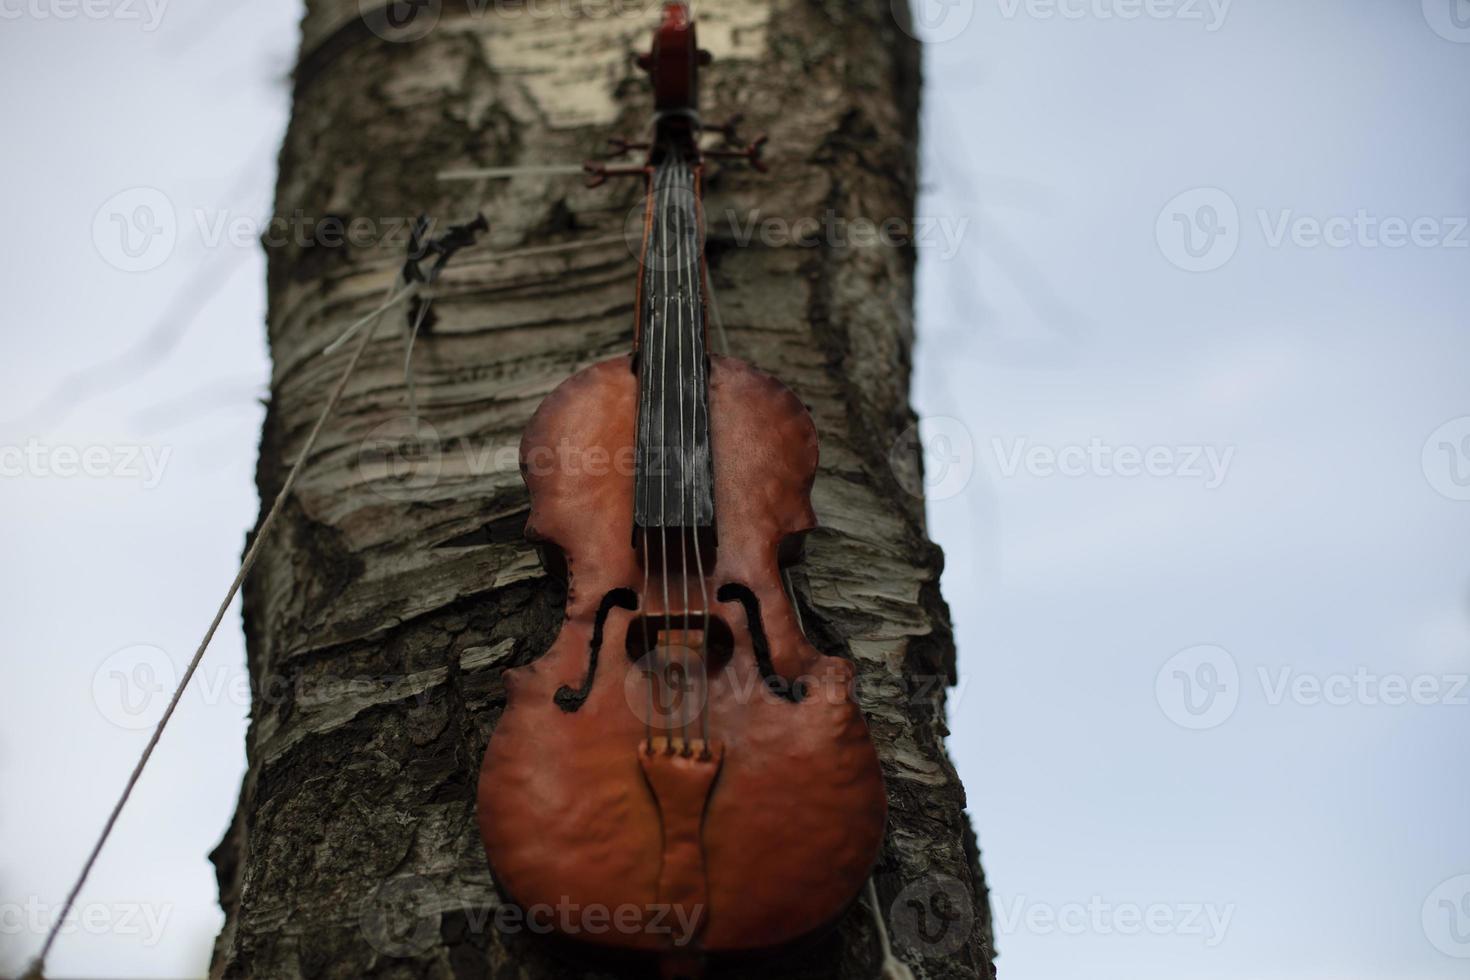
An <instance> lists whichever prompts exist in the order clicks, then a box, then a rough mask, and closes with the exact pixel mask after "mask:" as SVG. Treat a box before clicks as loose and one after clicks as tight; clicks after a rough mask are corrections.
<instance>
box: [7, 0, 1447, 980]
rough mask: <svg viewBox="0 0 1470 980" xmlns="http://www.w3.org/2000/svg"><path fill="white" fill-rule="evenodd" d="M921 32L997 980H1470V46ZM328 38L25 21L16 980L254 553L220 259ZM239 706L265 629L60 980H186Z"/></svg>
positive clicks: (125, 837)
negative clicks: (248, 540) (248, 551)
mask: <svg viewBox="0 0 1470 980" xmlns="http://www.w3.org/2000/svg"><path fill="white" fill-rule="evenodd" d="M900 2H901V0H900ZM87 11H91V13H88V12H87ZM922 12H923V13H924V14H925V16H924V17H923V18H921V19H922V20H923V21H924V23H925V26H924V28H923V31H922V33H924V34H925V36H926V38H927V39H928V40H929V42H930V43H929V46H928V49H927V82H928V89H927V103H926V109H925V117H924V129H925V143H924V150H923V155H924V187H925V190H924V194H923V196H922V197H921V199H920V202H919V213H920V218H921V224H920V231H921V233H922V234H923V238H922V239H921V245H920V255H921V268H920V299H919V309H918V314H919V336H920V342H919V348H918V353H917V361H918V376H917V379H916V385H915V400H916V404H917V406H918V408H919V410H920V412H921V413H922V414H923V415H924V416H926V421H925V424H924V428H923V433H924V435H925V444H926V446H927V447H928V450H929V452H928V457H929V461H930V484H931V486H930V496H931V500H930V513H931V519H932V530H933V533H934V535H935V537H936V538H937V539H938V540H939V542H940V543H941V544H942V545H943V546H944V548H945V550H946V552H947V555H948V568H947V571H946V574H945V579H944V590H945V594H946V596H947V598H948V599H949V602H950V605H951V607H952V609H953V611H954V617H955V622H956V625H957V628H958V633H959V642H960V651H961V675H962V676H961V686H960V688H959V689H958V690H957V691H956V692H955V694H954V697H953V699H952V711H951V715H952V728H953V731H954V735H953V738H952V739H951V749H952V751H953V753H954V755H955V757H956V759H957V760H958V763H959V766H960V770H961V774H962V776H963V777H964V778H965V781H966V783H967V785H968V787H969V794H970V810H971V813H972V815H973V817H974V820H975V823H976V825H977V828H978V831H979V834H980V840H981V844H982V847H983V848H984V857H985V865H986V869H987V871H988V873H989V875H990V881H991V885H992V888H993V890H994V894H993V907H994V913H995V916H996V926H997V930H998V933H999V935H998V937H997V939H998V944H999V946H1000V950H1001V953H1002V959H1001V969H1002V975H1003V976H1005V977H1007V978H1010V980H1067V978H1076V980H1179V978H1180V977H1190V978H1198V980H1275V978H1291V980H1370V978H1371V980H1451V978H1459V977H1463V976H1464V975H1465V971H1466V964H1467V960H1470V877H1467V876H1470V778H1467V777H1470V767H1467V761H1470V760H1467V755H1470V689H1467V687H1466V686H1465V677H1466V675H1467V674H1470V602H1467V598H1470V591H1467V590H1470V548H1467V547H1466V545H1467V543H1470V539H1467V531H1470V383H1467V373H1470V372H1467V369H1470V329H1467V326H1470V323H1467V320H1470V275H1467V271H1470V266H1467V263H1470V230H1467V216H1470V182H1467V173H1470V111H1467V110H1470V3H1465V2H1464V0H1423V2H1422V4H1421V2H1420V0H1294V2H1291V3H1284V2H1281V0H1235V2H1226V0H1214V2H1210V0H1148V2H1144V0H1133V2H1130V0H1050V2H1049V0H950V2H949V3H947V4H941V3H940V2H939V0H923V11H922ZM98 14H100V16H99V15H98ZM129 15H135V16H129ZM297 16H298V11H297V9H296V6H295V4H294V3H293V2H290V0H251V2H250V3H249V4H248V5H247V4H225V3H223V2H220V0H210V2H206V0H173V2H171V3H164V2H163V0H154V3H153V5H152V6H149V5H148V4H145V3H143V2H141V0H138V2H128V3H123V0H116V2H113V0H108V2H106V3H102V2H100V0H98V2H96V3H94V4H93V5H92V6H90V7H87V8H82V7H81V6H80V5H69V4H68V3H67V0H24V2H22V0H0V17H3V20H4V23H0V79H3V82H4V90H5V91H6V92H7V93H8V94H9V96H10V97H9V98H7V99H6V101H5V104H4V106H3V107H0V118H3V121H4V123H5V128H6V131H7V133H8V134H9V139H8V140H7V147H6V152H5V153H4V154H3V156H0V177H3V187H4V190H0V199H3V201H4V203H5V208H4V213H5V216H6V218H7V222H8V225H7V227H8V232H7V234H5V235H4V236H3V238H0V260H3V269H4V271H3V273H0V275H3V277H4V283H5V285H6V287H7V288H6V294H7V305H6V309H7V315H8V323H7V330H6V341H7V345H8V346H7V352H8V354H9V356H8V357H6V358H5V359H4V360H3V362H0V385H3V390H4V391H5V395H4V402H3V410H0V469H3V473H0V526H3V542H4V547H5V554H6V555H7V557H8V560H7V561H6V562H5V563H4V566H3V572H0V576H3V578H0V612H3V617H4V623H5V627H6V628H5V635H6V641H7V642H6V643H5V645H4V648H3V654H0V657H3V660H0V663H3V666H4V668H5V684H4V686H3V689H0V690H3V693H0V780H3V782H0V787H3V791H0V840H4V841H5V842H6V845H5V847H4V848H3V849H0V972H3V971H5V970H7V969H12V968H16V967H18V966H20V965H21V964H22V963H23V962H24V960H25V958H26V956H28V955H29V954H30V953H32V952H34V950H35V949H36V948H37V946H38V945H39V942H40V938H41V936H40V933H39V932H38V927H44V926H45V925H46V924H49V921H50V919H49V917H50V915H52V914H54V911H55V908H56V906H57V905H59V903H60V901H61V899H62V898H63V896H64V893H65V890H66V887H67V884H68V882H69V881H70V879H71V877H72V876H73V875H74V873H75V871H76V870H77V868H78V867H79V865H80V863H81V861H82V859H83V857H84V856H85V852H86V849H87V847H88V845H89V843H90V841H91V839H92V838H93V836H94V835H95V833H96V832H97V830H98V828H99V826H100V824H101V822H102V820H103V819H104V818H105V816H106V811H107V808H108V806H109V805H110V803H111V801H112V799H113V798H114V796H115V794H116V792H117V791H118V790H119V789H120V787H121V784H122V782H123V780H124V778H125V775H126V772H127V770H128V768H129V767H130V766H131V765H132V763H133V762H134V761H135V759H136V757H137V754H138V752H139V751H141V749H142V747H143V744H144V741H145V739H146V732H145V731H144V730H143V729H142V727H141V726H142V725H143V724H144V723H145V722H146V721H148V720H149V719H150V718H153V717H156V715H157V711H158V710H161V708H162V699H161V698H159V697H156V696H155V697H152V698H147V697H145V695H146V694H147V692H149V691H156V690H157V689H159V688H161V687H164V686H166V685H167V684H168V683H171V682H172V677H171V676H170V672H171V671H174V670H177V669H179V668H181V667H182V665H183V664H184V663H185V662H186V660H187V658H188V656H189V654H190V652H191V651H192V648H193V645H194V644H195V643H196V642H197V639H198V637H199V635H200V633H201V631H202V630H203V628H204V626H205V625H206V623H207V621H208V618H209V615H210V612H211V610H212V607H213V604H214V603H215V602H217V600H218V597H219V595H220V594H221V592H222V590H223V589H224V587H225V586H226V585H227V584H228V582H229V579H230V577H231V575H232V574H233V571H234V568H235V563H236V562H237V560H238V558H239V554H240V550H241V546H242V542H243V535H244V531H245V529H246V528H247V527H249V526H250V525H251V523H252V522H253V520H254V517H255V513H256V508H257V500H256V498H255V493H254V487H253V483H252V472H253V462H254V457H255V451H256V440H257V435H258V427H259V423H260V419H261V409H260V407H259V404H258V402H257V400H256V399H257V398H258V397H259V396H260V395H261V393H262V392H263V390H264V388H263V385H264V382H265V379H266V378H267V371H268V367H267V358H266V353H265V347H264V335H263V328H262V320H263V315H264V294H263V282H264V274H263V263H262V260H261V257H260V255H259V254H258V251H257V249H256V248H254V247H253V246H250V245H246V246H244V247H235V246H231V245H229V244H228V243H227V242H226V243H223V244H219V243H216V244H211V243H210V241H209V238H210V229H215V228H219V227H220V225H219V222H220V220H221V219H222V218H223V219H230V218H235V217H243V218H252V219H253V218H257V217H259V216H260V215H262V214H264V213H266V209H267V208H268V203H269V200H270V192H271V186H272V183H273V178H274V174H273V168H274V153H275V148H276V145H277V142H278V140H279V138H280V135H281V132H282V129H283V127H284V124H285V118H286V112H287V99H288V89H287V86H286V83H285V81H284V80H285V78H286V76H287V73H288V71H289V67H290V63H291V59H292V56H293V54H294V46H295V41H296V19H297ZM165 212H167V213H170V214H172V215H173V217H174V219H175V220H174V222H173V227H175V228H176V234H175V236H174V240H173V241H172V244H171V246H170V247H169V248H168V249H166V250H165V251H164V252H163V253H160V252H159V251H158V250H157V249H149V250H142V251H140V250H139V249H137V248H136V247H130V246H129V244H128V243H129V242H130V241H132V242H133V243H134V246H135V245H136V242H137V238H129V237H127V236H130V235H132V236H136V235H140V234H142V233H143V230H144V229H145V228H146V229H156V228H161V227H165V226H166V225H167V224H168V223H167V222H166V221H165V222H163V223H162V224H160V223H159V219H160V217H161V216H162V215H164V214H165ZM119 215H120V216H122V218H123V224H119V223H118V222H117V220H116V218H115V216H119ZM160 254H163V256H164V257H163V259H162V260H161V261H159V255H160ZM58 393H60V394H58ZM89 472H90V473H92V474H94V475H87V474H88V473H89ZM68 474H71V475H68ZM243 659H244V652H243V642H242V639H241V636H240V630H239V619H238V611H234V612H232V614H231V616H230V618H229V619H228V620H227V621H226V625H225V628H223V629H222V630H221V632H220V635H219V637H218V639H217V640H216V643H215V646H214V648H213V649H212V651H211V653H210V655H209V657H208V659H207V660H206V662H205V668H204V670H203V672H202V674H201V676H200V677H199V678H198V679H196V684H195V688H194V690H193V691H191V692H190V694H189V696H188V697H187V698H186V699H185V701H184V704H183V707H182V708H181V711H180V713H179V715H178V716H177V718H176V719H175V721H174V723H173V726H172V728H171V729H170V731H169V733H168V735H167V736H166V738H165V740H164V742H163V744H162V746H161V748H160V749H159V752H158V754H157V756H156V757H155V760H154V763H153V766H152V768H151V769H150V771H149V772H148V774H147V776H146V777H145V778H144V780H143V782H142V784H141V785H140V786H139V789H138V791H137V793H136V795H135V798H134V802H133V804H132V806H131V808H130V809H129V811H128V812H127V814H126V815H125V816H124V818H123V820H122V822H121V823H120V824H119V826H118V829H117V832H116V834H115V837H114V840H113V844H112V846H111V848H110V849H109V850H108V851H107V852H106V854H105V855H104V857H103V859H102V861H101V863H100V864H99V865H98V867H97V870H96V872H95V873H94V874H93V877H92V880H91V883H90V885H89V886H88V888H87V890H86V891H85V893H84V894H83V898H82V905H83V908H84V910H86V913H87V915H88V916H89V917H90V918H88V919H84V920H81V921H80V922H79V923H78V924H77V925H76V926H75V927H74V928H69V929H68V931H67V932H66V933H65V934H64V935H63V937H62V939H61V941H60V942H59V943H58V946H57V948H56V952H55V954H54V956H53V959H52V968H53V973H54V974H55V975H58V976H66V975H81V974H86V975H93V976H108V977H185V976H194V975H198V974H200V973H202V970H203V965H204V964H205V963H206V962H207V957H208V947H209V944H210V942H211V940H212V938H213V936H214V934H215V932H216V930H217V929H218V927H219V923H220V921H221V917H220V914H219V911H218V908H217V906H216V904H215V898H216V891H215V884H214V880H213V876H212V872H211V869H210V867H209V865H208V863H207V861H206V859H205V855H206V854H207V852H208V851H209V850H210V849H211V848H212V847H213V846H214V845H215V844H216V843H217V841H218V840H219V838H220V836H221V834H222V833H223V831H224V828H225V825H226V822H227V820H228V818H229V816H230V814H231V813H232V811H233V808H234V804H235V796H236V792H237V790H238V783H239V779H240V776H241V774H242V772H243V767H244V755H243V735H244V726H245V716H246V710H247V705H246V704H245V703H244V700H243V698H242V697H241V687H242V680H243Z"/></svg>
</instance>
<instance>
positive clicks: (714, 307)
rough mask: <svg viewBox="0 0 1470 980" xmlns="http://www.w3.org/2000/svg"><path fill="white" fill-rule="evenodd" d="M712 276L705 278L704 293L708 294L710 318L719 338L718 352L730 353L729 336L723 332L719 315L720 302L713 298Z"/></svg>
mask: <svg viewBox="0 0 1470 980" xmlns="http://www.w3.org/2000/svg"><path fill="white" fill-rule="evenodd" d="M713 279H714V276H710V277H709V278H708V279H707V280H706V295H708V296H709V313H710V319H711V320H713V321H714V322H715V334H716V335H717V336H718V337H719V338H720V353H721V354H729V353H730V338H729V337H728V336H727V335H726V334H725V318H724V317H722V316H720V303H719V300H718V299H716V298H715V285H714V282H713V281H711V280H713Z"/></svg>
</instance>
